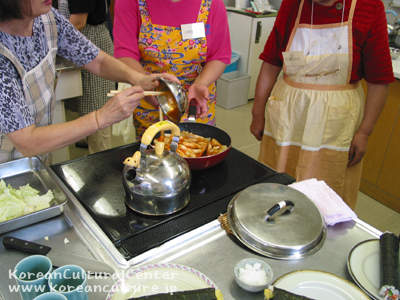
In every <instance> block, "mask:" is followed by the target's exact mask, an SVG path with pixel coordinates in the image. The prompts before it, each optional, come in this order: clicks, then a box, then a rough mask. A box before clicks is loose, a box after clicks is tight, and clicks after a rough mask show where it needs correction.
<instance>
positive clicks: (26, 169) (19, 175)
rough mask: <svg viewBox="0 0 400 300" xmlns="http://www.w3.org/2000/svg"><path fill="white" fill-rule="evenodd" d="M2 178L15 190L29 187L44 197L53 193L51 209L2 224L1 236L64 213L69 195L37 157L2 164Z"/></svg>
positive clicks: (0, 165) (0, 173)
mask: <svg viewBox="0 0 400 300" xmlns="http://www.w3.org/2000/svg"><path fill="white" fill-rule="evenodd" d="M0 178H2V179H3V180H4V181H5V183H6V184H10V185H11V186H12V187H14V188H19V187H20V186H23V185H26V184H28V183H29V185H30V186H31V187H32V188H34V189H36V190H38V191H39V192H40V195H44V194H46V193H47V192H48V190H52V191H53V195H54V199H53V200H52V201H51V202H50V207H48V208H45V209H41V210H38V211H35V212H32V213H30V214H26V215H23V216H21V217H17V218H14V219H11V220H8V221H4V222H0V234H1V233H5V232H8V231H12V230H15V229H18V228H21V227H24V226H28V225H31V224H34V223H37V222H40V221H43V220H46V219H49V218H52V217H55V216H58V215H60V214H61V213H62V212H63V211H64V205H65V203H67V200H68V198H67V195H65V193H64V192H63V191H62V190H61V189H60V188H59V186H58V185H57V183H56V182H55V181H54V180H53V178H52V177H51V176H50V172H49V169H48V167H47V166H46V165H45V164H44V163H43V162H42V161H41V160H40V159H39V158H37V157H26V158H21V159H17V160H13V161H9V162H6V163H3V164H0Z"/></svg>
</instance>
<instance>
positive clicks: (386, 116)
mask: <svg viewBox="0 0 400 300" xmlns="http://www.w3.org/2000/svg"><path fill="white" fill-rule="evenodd" d="M362 84H363V88H364V92H365V93H367V84H366V82H365V81H364V80H363V81H362ZM399 94H400V80H396V82H394V83H392V84H390V87H389V95H388V98H387V101H386V104H385V107H384V109H383V111H382V113H381V115H380V117H379V119H378V122H377V123H376V125H375V129H374V132H373V133H372V134H371V136H370V137H369V139H368V150H367V153H365V156H364V162H363V172H362V176H361V178H362V179H363V180H365V181H367V182H368V183H370V184H371V185H374V186H376V185H377V183H378V179H379V177H380V176H382V174H383V172H382V171H383V170H382V166H383V163H384V161H385V160H386V158H385V157H387V150H388V146H389V142H390V139H391V138H392V139H393V137H395V135H394V132H393V128H394V125H395V122H396V118H397V117H398V111H399V109H400V103H399V100H398V97H399V96H398V95H399ZM381 184H382V183H381ZM363 192H364V191H363Z"/></svg>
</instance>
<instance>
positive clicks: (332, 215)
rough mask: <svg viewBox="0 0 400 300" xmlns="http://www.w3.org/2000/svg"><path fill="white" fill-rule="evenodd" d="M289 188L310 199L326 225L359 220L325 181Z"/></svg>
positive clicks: (304, 181)
mask: <svg viewBox="0 0 400 300" xmlns="http://www.w3.org/2000/svg"><path fill="white" fill-rule="evenodd" d="M289 186H290V187H291V188H294V189H296V190H298V191H300V192H302V193H303V194H305V195H306V196H307V197H308V198H310V199H311V200H312V201H313V202H314V204H315V205H316V206H317V207H318V209H319V210H320V212H321V214H322V216H323V218H324V220H325V223H326V224H327V225H329V226H333V225H335V224H336V223H340V222H346V221H350V220H353V219H356V218H357V215H356V214H355V213H354V211H352V210H351V209H350V207H348V206H347V204H346V203H345V202H344V201H343V199H342V198H340V197H339V195H338V194H336V193H335V191H334V190H332V189H331V188H330V187H329V186H328V185H327V184H326V183H325V181H318V180H316V179H315V178H313V179H308V180H303V181H299V182H295V183H293V184H291V185H289Z"/></svg>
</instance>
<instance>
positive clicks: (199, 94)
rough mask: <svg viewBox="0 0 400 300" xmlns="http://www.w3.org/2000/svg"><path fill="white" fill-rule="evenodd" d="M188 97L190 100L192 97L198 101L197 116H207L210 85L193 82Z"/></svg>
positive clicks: (201, 117)
mask: <svg viewBox="0 0 400 300" xmlns="http://www.w3.org/2000/svg"><path fill="white" fill-rule="evenodd" d="M188 98H189V101H190V100H192V99H195V100H196V101H197V110H196V118H200V119H203V118H205V117H207V113H208V106H207V101H208V100H210V94H209V91H208V87H207V86H205V85H203V84H197V83H193V84H192V85H191V86H190V87H189V90H188Z"/></svg>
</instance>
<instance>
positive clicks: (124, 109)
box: [97, 86, 144, 129]
mask: <svg viewBox="0 0 400 300" xmlns="http://www.w3.org/2000/svg"><path fill="white" fill-rule="evenodd" d="M143 97H144V94H143V89H142V88H141V87H140V86H132V87H130V88H127V89H125V90H123V91H121V92H119V93H118V94H116V95H115V96H114V97H112V98H111V99H110V100H108V101H107V103H106V104H104V106H103V107H102V108H100V109H99V110H98V111H97V122H98V125H99V127H100V129H104V128H107V127H108V126H111V125H112V124H115V123H118V122H121V121H122V120H125V119H126V118H129V117H130V115H132V113H133V111H134V110H135V109H136V107H137V106H138V105H139V102H140V100H141V99H142V98H143Z"/></svg>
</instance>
